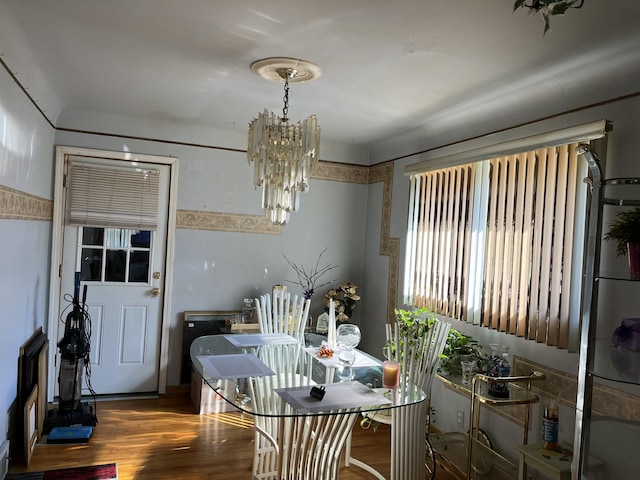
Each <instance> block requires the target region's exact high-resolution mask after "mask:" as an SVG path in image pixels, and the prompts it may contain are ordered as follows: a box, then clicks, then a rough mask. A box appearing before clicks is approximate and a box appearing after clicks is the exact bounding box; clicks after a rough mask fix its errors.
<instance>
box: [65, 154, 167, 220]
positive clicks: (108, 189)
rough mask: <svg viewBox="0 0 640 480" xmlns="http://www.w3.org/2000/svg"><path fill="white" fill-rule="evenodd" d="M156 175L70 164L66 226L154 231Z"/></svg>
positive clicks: (102, 166)
mask: <svg viewBox="0 0 640 480" xmlns="http://www.w3.org/2000/svg"><path fill="white" fill-rule="evenodd" d="M159 176H160V175H159V172H158V171H157V170H149V169H137V168H118V167H107V166H104V165H95V164H86V163H80V162H76V161H72V162H71V163H70V164H69V172H68V175H67V189H68V201H67V205H68V208H67V223H68V224H69V225H77V226H94V227H119V228H137V229H141V230H155V229H156V228H157V224H158V190H159Z"/></svg>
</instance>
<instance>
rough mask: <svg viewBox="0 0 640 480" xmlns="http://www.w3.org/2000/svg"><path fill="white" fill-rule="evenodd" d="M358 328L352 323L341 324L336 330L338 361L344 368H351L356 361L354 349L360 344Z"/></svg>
mask: <svg viewBox="0 0 640 480" xmlns="http://www.w3.org/2000/svg"><path fill="white" fill-rule="evenodd" d="M360 338H361V335H360V328H358V326H357V325H354V324H353V323H343V324H341V325H339V326H338V328H337V329H336V344H337V347H338V361H339V362H340V363H341V364H342V365H345V366H351V365H353V363H354V362H355V360H356V352H355V348H356V347H357V346H358V344H359V343H360Z"/></svg>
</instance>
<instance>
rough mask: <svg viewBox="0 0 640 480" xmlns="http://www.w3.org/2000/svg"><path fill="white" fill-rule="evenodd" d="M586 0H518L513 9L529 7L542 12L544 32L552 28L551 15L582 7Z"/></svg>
mask: <svg viewBox="0 0 640 480" xmlns="http://www.w3.org/2000/svg"><path fill="white" fill-rule="evenodd" d="M583 4H584V0H529V1H527V0H516V2H515V3H514V4H513V11H514V12H515V11H516V10H517V9H519V8H528V9H529V11H530V12H533V13H540V14H541V15H542V18H543V20H544V33H543V35H544V34H545V33H547V31H548V30H549V29H550V28H551V26H550V23H549V17H550V16H551V15H564V13H565V12H566V11H567V10H569V9H570V8H582V5H583Z"/></svg>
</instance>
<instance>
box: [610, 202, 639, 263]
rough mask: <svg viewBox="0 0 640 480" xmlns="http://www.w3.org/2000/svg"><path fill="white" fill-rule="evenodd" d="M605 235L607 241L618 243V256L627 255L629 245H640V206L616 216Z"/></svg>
mask: <svg viewBox="0 0 640 480" xmlns="http://www.w3.org/2000/svg"><path fill="white" fill-rule="evenodd" d="M616 219H617V220H615V221H614V222H612V223H611V224H610V225H609V231H608V232H607V233H605V235H604V239H605V240H613V241H615V242H616V254H617V255H618V256H619V257H623V256H625V255H626V254H627V243H640V206H638V207H635V208H634V209H632V210H626V211H624V212H620V213H618V214H617V215H616Z"/></svg>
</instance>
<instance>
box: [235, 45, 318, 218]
mask: <svg viewBox="0 0 640 480" xmlns="http://www.w3.org/2000/svg"><path fill="white" fill-rule="evenodd" d="M251 69H252V70H253V71H254V72H255V73H257V74H258V75H260V76H261V77H262V78H266V79H268V80H272V81H278V82H282V81H284V108H283V109H282V117H278V116H277V115H276V114H274V113H272V112H270V111H268V110H266V109H265V111H264V112H263V113H261V114H259V115H258V118H254V119H253V120H252V121H251V123H250V124H249V141H248V147H247V160H248V161H249V164H251V162H253V167H254V174H253V185H254V187H255V188H258V187H260V186H262V208H263V209H265V210H266V211H267V212H268V213H269V216H270V219H271V221H272V222H273V223H274V224H276V225H284V224H286V223H287V222H288V221H289V214H290V212H295V211H297V210H298V207H299V206H300V193H301V192H306V191H307V190H308V189H309V175H310V173H311V169H312V168H313V166H314V165H315V164H316V163H317V162H318V154H319V151H320V127H319V126H318V119H317V117H316V116H315V115H311V116H310V117H309V118H307V119H305V120H303V121H301V122H298V123H296V124H290V123H289V118H287V115H288V112H289V83H290V82H291V83H293V82H303V81H309V80H313V79H315V78H317V77H318V76H320V69H319V67H318V66H317V65H315V64H313V63H311V62H307V61H305V60H297V59H291V58H282V57H276V58H267V59H264V60H258V61H257V62H254V63H253V64H252V65H251Z"/></svg>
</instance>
